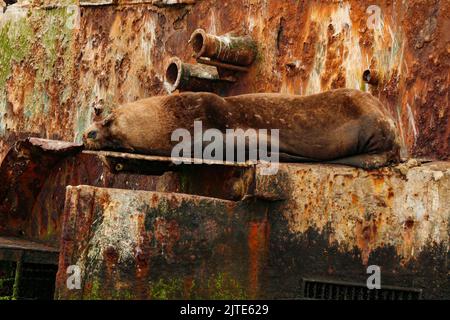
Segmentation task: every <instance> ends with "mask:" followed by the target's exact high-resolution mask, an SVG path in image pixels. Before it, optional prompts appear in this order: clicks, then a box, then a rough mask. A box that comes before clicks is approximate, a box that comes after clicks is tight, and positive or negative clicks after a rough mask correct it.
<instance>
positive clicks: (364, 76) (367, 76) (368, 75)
mask: <svg viewBox="0 0 450 320" xmlns="http://www.w3.org/2000/svg"><path fill="white" fill-rule="evenodd" d="M370 78H371V74H370V70H366V71H364V73H363V80H364V81H365V82H369V81H370Z"/></svg>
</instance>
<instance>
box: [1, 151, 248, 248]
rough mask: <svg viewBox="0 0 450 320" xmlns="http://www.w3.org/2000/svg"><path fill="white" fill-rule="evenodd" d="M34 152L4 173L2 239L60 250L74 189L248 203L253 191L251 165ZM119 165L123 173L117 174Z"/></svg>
mask: <svg viewBox="0 0 450 320" xmlns="http://www.w3.org/2000/svg"><path fill="white" fill-rule="evenodd" d="M33 148H37V149H38V150H37V151H36V150H35V151H33V153H32V155H33V156H32V157H31V158H25V159H17V155H20V154H22V153H23V152H22V153H20V152H19V153H18V152H16V151H15V150H14V149H13V150H12V151H11V153H10V154H9V155H8V157H7V158H5V160H4V161H3V163H2V167H1V170H0V173H1V174H2V181H5V184H3V185H2V186H0V188H2V189H0V190H2V192H1V193H0V196H1V198H0V200H1V201H0V221H1V223H0V235H3V236H4V235H9V236H16V237H22V238H24V239H30V240H35V241H39V242H43V243H46V244H50V245H53V246H57V245H58V242H59V238H60V235H61V228H62V221H61V215H62V212H63V209H64V199H65V188H66V186H68V185H75V186H76V185H80V184H87V185H93V186H98V187H107V188H120V189H130V190H148V191H162V192H182V193H188V194H196V195H202V196H212V197H217V198H222V199H228V200H232V199H242V198H243V197H244V196H245V195H246V194H247V193H249V192H251V191H250V190H251V188H252V187H253V184H252V182H253V176H254V166H253V165H251V164H247V165H245V164H242V165H231V164H224V165H219V164H217V163H215V162H214V161H210V162H209V164H205V165H192V166H189V167H187V166H185V165H180V166H174V165H173V164H172V162H171V159H169V158H163V157H151V156H143V155H135V154H123V153H117V152H89V151H86V152H83V153H79V154H77V155H76V156H74V157H66V158H64V157H63V155H62V154H59V155H58V156H57V157H54V156H53V155H52V153H51V152H48V151H47V152H44V153H42V150H41V149H39V148H38V147H33ZM33 148H31V150H34V149H33ZM75 148H76V149H78V146H75ZM20 150H23V148H19V149H17V151H20ZM26 150H28V149H26ZM28 151H29V150H28ZM72 151H74V150H72ZM66 155H67V154H66ZM18 160H20V161H18ZM206 162H208V161H206ZM119 165H120V166H121V170H119V171H117V167H118V166H119ZM148 174H153V175H148ZM155 174H156V175H155ZM199 182H201V183H199Z"/></svg>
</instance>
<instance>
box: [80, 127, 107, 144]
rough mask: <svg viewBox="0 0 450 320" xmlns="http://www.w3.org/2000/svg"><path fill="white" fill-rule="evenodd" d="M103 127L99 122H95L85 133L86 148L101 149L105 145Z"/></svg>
mask: <svg viewBox="0 0 450 320" xmlns="http://www.w3.org/2000/svg"><path fill="white" fill-rule="evenodd" d="M104 138H105V137H104V134H103V133H102V128H101V127H100V126H99V123H97V122H94V123H93V124H92V125H91V126H90V127H89V128H88V129H87V130H86V131H85V132H84V134H83V143H84V146H85V148H86V149H89V150H99V149H101V148H102V147H103V143H102V140H103V139H104Z"/></svg>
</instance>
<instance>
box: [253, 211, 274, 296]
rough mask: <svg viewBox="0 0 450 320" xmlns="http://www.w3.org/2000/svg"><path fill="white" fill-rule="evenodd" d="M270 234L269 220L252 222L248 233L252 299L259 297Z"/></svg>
mask: <svg viewBox="0 0 450 320" xmlns="http://www.w3.org/2000/svg"><path fill="white" fill-rule="evenodd" d="M269 232H270V226H269V223H268V221H267V218H265V219H264V220H262V221H257V222H250V225H249V232H248V249H249V294H250V298H256V297H257V296H258V292H259V278H260V272H261V266H262V265H263V263H264V259H265V258H266V256H267V251H268V243H269V241H268V239H269Z"/></svg>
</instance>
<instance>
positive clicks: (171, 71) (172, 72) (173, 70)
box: [166, 62, 178, 85]
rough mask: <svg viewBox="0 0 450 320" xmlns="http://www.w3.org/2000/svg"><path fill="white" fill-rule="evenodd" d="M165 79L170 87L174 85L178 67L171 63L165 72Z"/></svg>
mask: <svg viewBox="0 0 450 320" xmlns="http://www.w3.org/2000/svg"><path fill="white" fill-rule="evenodd" d="M166 79H167V82H169V83H170V84H171V85H174V84H175V83H176V82H177V79H178V65H177V64H176V63H175V62H172V63H171V64H170V65H169V67H168V68H167V71H166Z"/></svg>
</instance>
